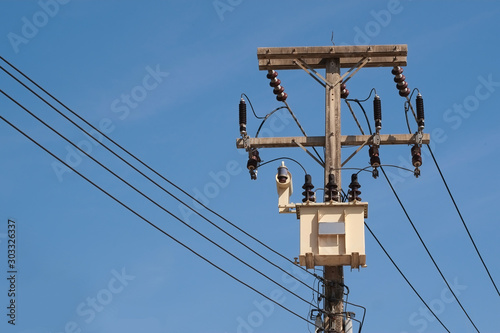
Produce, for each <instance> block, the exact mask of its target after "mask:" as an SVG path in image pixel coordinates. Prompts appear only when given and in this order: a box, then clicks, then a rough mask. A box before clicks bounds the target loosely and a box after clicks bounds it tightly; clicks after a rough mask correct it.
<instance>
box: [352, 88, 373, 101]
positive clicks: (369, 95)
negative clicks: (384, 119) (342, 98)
mask: <svg viewBox="0 0 500 333" xmlns="http://www.w3.org/2000/svg"><path fill="white" fill-rule="evenodd" d="M373 92H375V95H376V94H377V90H376V89H375V88H372V89H371V90H370V93H369V94H368V97H367V98H365V99H357V98H355V99H352V98H349V99H346V101H347V100H348V101H358V102H366V101H367V100H369V99H370V97H371V96H372V93H373Z"/></svg>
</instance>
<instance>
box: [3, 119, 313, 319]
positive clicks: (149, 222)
mask: <svg viewBox="0 0 500 333" xmlns="http://www.w3.org/2000/svg"><path fill="white" fill-rule="evenodd" d="M0 120H3V121H4V122H5V123H6V124H8V125H9V126H11V127H12V128H13V129H15V130H16V131H17V132H19V133H20V134H22V135H23V136H24V137H26V138H27V139H28V140H30V141H31V142H33V143H34V144H36V145H37V146H38V147H39V148H41V149H43V150H44V151H45V152H46V153H48V154H49V155H51V156H52V157H53V158H55V159H56V160H58V161H59V162H60V163H62V164H64V165H65V166H66V167H68V168H69V169H71V170H72V171H73V172H75V173H76V174H77V175H79V176H80V177H82V178H83V179H85V180H86V181H87V182H88V183H90V184H91V185H93V186H94V187H95V188H97V189H98V190H100V191H101V192H102V193H104V194H105V195H107V196H108V197H110V198H111V199H113V200H114V201H116V202H117V203H118V204H120V205H121V206H122V207H124V208H125V209H127V210H128V211H130V212H131V213H133V214H134V215H136V216H137V217H139V218H140V219H141V220H143V221H144V222H146V223H148V224H149V225H150V226H152V227H153V228H155V229H156V230H158V231H160V232H161V233H162V234H164V235H165V236H167V237H169V238H170V239H171V240H173V241H174V242H176V243H177V244H179V245H181V246H182V247H184V248H185V249H187V250H189V251H190V252H191V253H193V254H195V255H196V256H197V257H199V258H201V259H203V260H204V261H206V262H207V263H209V264H210V265H211V266H213V267H215V268H217V269H218V270H220V271H221V272H223V273H224V274H226V275H228V276H229V277H231V278H232V279H234V280H235V281H237V282H239V283H241V284H242V285H244V286H245V287H247V288H249V289H251V290H253V291H254V292H256V293H258V294H259V295H261V296H263V297H264V298H266V299H267V300H269V301H271V302H273V303H274V304H276V305H278V306H279V307H281V308H283V309H285V310H286V311H288V312H290V313H291V314H293V315H295V316H296V317H298V318H300V319H302V320H304V321H306V322H307V323H309V324H313V323H312V322H310V321H309V320H307V319H306V318H304V317H302V316H301V315H299V314H297V313H296V312H294V311H292V310H290V309H289V308H287V307H285V306H284V305H282V304H280V303H279V302H277V301H275V300H273V299H272V298H270V297H268V296H266V295H265V294H263V293H262V292H260V291H258V290H257V289H255V288H254V287H252V286H250V285H249V284H247V283H245V282H244V281H242V280H240V279H238V278H237V277H235V276H234V275H232V274H231V273H229V272H228V271H226V270H224V269H223V268H221V267H220V266H218V265H217V264H215V263H213V262H212V261H210V260H209V259H207V258H206V257H204V256H203V255H201V254H199V253H198V252H196V251H195V250H193V249H192V248H190V247H189V246H187V245H186V244H184V243H183V242H181V241H180V240H178V239H177V238H175V237H173V236H172V235H170V234H169V233H167V232H166V231H164V230H163V229H161V228H160V227H158V226H157V225H156V224H154V223H153V222H151V221H149V220H148V219H146V218H145V217H143V216H142V215H141V214H139V213H137V212H136V211H135V210H133V209H132V208H130V207H129V206H128V205H126V204H125V203H123V202H122V201H120V200H119V199H117V198H116V197H115V196H113V195H112V194H110V193H109V192H107V191H106V190H104V189H103V188H102V187H100V186H99V185H97V184H96V183H94V182H93V181H92V180H90V179H89V178H87V177H86V176H84V175H83V174H81V173H80V172H78V171H77V170H76V169H75V168H73V167H72V166H70V165H69V164H68V163H66V162H64V161H63V160H62V159H60V158H59V157H57V156H56V155H55V154H53V153H52V152H51V151H49V150H48V149H47V148H45V147H44V146H42V145H41V144H40V143H38V142H37V141H36V140H34V139H33V138H31V137H30V136H29V135H27V134H26V133H24V132H23V131H22V130H21V129H19V128H18V127H16V126H15V125H13V124H12V123H10V122H9V121H8V120H7V119H5V118H4V117H3V116H0Z"/></svg>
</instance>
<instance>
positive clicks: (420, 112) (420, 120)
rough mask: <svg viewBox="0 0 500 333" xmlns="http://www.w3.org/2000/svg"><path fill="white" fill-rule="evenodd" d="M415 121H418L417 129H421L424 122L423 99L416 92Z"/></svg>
mask: <svg viewBox="0 0 500 333" xmlns="http://www.w3.org/2000/svg"><path fill="white" fill-rule="evenodd" d="M416 101H417V123H418V129H419V130H423V129H424V127H425V122H424V118H425V117H424V99H423V98H422V95H421V94H420V93H418V95H417V99H416Z"/></svg>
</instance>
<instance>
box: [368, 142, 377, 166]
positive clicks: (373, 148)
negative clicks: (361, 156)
mask: <svg viewBox="0 0 500 333" xmlns="http://www.w3.org/2000/svg"><path fill="white" fill-rule="evenodd" d="M368 154H369V155H370V165H371V166H372V167H374V168H377V167H379V166H380V156H379V151H378V147H377V146H371V147H370V149H369V150H368Z"/></svg>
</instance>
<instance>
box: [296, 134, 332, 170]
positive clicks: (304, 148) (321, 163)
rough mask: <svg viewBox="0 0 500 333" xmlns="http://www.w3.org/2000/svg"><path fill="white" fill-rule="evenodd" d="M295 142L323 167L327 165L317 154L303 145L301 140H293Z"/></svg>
mask: <svg viewBox="0 0 500 333" xmlns="http://www.w3.org/2000/svg"><path fill="white" fill-rule="evenodd" d="M292 142H293V143H295V144H296V145H297V146H299V147H300V148H302V149H303V150H304V151H305V152H306V153H307V154H308V155H309V156H311V157H312V158H313V159H314V160H315V161H316V162H318V164H319V165H321V167H323V168H324V167H325V164H324V163H323V162H321V161H320V160H319V159H318V158H316V156H314V155H313V154H312V153H311V152H310V151H309V150H307V148H306V147H304V146H303V145H301V144H300V143H299V142H297V141H295V140H292Z"/></svg>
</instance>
